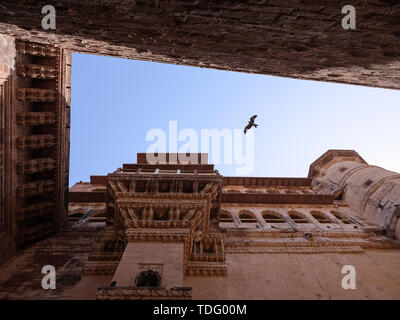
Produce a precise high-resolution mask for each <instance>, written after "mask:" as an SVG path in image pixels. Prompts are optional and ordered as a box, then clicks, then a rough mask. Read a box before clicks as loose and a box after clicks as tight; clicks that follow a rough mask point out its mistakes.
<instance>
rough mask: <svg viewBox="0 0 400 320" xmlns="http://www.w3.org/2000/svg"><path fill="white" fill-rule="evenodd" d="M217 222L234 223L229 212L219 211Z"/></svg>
mask: <svg viewBox="0 0 400 320" xmlns="http://www.w3.org/2000/svg"><path fill="white" fill-rule="evenodd" d="M219 222H234V221H233V217H232V215H231V213H230V212H229V211H225V210H221V213H220V215H219Z"/></svg>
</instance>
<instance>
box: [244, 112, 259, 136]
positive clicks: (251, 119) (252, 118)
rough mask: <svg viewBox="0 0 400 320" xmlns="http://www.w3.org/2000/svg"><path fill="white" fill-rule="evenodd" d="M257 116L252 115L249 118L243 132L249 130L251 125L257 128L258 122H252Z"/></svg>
mask: <svg viewBox="0 0 400 320" xmlns="http://www.w3.org/2000/svg"><path fill="white" fill-rule="evenodd" d="M256 118H257V115H254V116H252V117H251V118H250V121H249V124H248V125H247V126H246V128H244V134H246V132H247V130H250V129H251V128H252V127H255V128H257V127H258V124H255V123H254V120H255V119H256Z"/></svg>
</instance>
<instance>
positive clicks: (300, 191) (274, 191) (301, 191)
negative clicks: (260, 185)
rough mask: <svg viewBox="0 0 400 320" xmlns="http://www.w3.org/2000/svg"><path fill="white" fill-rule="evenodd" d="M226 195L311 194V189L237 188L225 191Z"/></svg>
mask: <svg viewBox="0 0 400 320" xmlns="http://www.w3.org/2000/svg"><path fill="white" fill-rule="evenodd" d="M222 192H224V193H263V194H265V193H267V194H268V193H269V194H296V193H297V194H311V193H313V192H312V191H311V190H310V189H298V188H295V189H291V188H266V189H255V188H254V189H250V188H237V189H223V190H222Z"/></svg>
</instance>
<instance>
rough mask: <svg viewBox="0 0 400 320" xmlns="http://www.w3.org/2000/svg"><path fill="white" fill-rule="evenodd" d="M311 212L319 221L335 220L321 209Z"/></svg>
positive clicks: (330, 221)
mask: <svg viewBox="0 0 400 320" xmlns="http://www.w3.org/2000/svg"><path fill="white" fill-rule="evenodd" d="M310 214H311V215H312V216H313V218H314V219H315V220H317V221H318V222H319V223H332V222H333V221H332V220H331V219H329V218H328V217H327V216H326V215H325V214H323V213H322V212H321V211H310Z"/></svg>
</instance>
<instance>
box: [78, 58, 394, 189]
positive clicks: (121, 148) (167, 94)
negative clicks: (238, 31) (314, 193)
mask: <svg viewBox="0 0 400 320" xmlns="http://www.w3.org/2000/svg"><path fill="white" fill-rule="evenodd" d="M253 114H257V115H258V118H257V121H256V123H258V124H259V127H258V128H257V129H255V132H254V133H255V167H254V170H253V172H252V174H251V176H269V177H278V176H280V177H304V176H306V175H307V173H308V168H309V165H310V164H311V163H312V162H313V161H314V160H315V159H317V158H318V157H319V156H320V155H321V154H323V153H324V152H325V151H327V150H328V149H354V150H356V151H357V152H358V153H359V154H360V155H361V156H362V157H363V158H364V159H365V160H366V161H367V162H368V163H370V164H374V165H378V166H382V167H384V168H386V169H389V170H393V171H397V172H400V131H399V119H400V91H395V90H386V89H378V88H368V87H361V86H353V85H343V84H334V83H324V82H316V81H306V80H295V79H289V78H280V77H272V76H265V75H254V74H245V73H238V72H228V71H219V70H212V69H205V68H195V67H187V66H176V65H168V64H161V63H152V62H145V61H135V60H126V59H120V58H112V57H103V56H94V55H86V54H77V53H74V54H73V57H72V103H71V154H70V157H71V158H70V185H71V186H72V185H73V184H75V183H76V182H78V181H88V180H89V177H90V175H95V174H107V173H109V172H113V171H114V170H115V169H116V168H118V167H120V166H121V165H122V163H135V162H136V153H137V152H146V150H147V148H148V147H149V146H150V145H151V144H152V142H149V141H146V134H147V133H148V131H149V130H151V129H154V128H160V129H163V130H165V132H166V133H168V125H169V121H170V120H176V121H177V124H178V131H179V130H182V129H186V128H191V129H193V130H195V131H196V132H198V133H199V136H200V130H201V129H212V128H216V129H220V130H222V129H225V128H228V129H242V128H243V127H244V126H245V125H246V124H247V121H248V119H249V117H250V116H252V115H253ZM181 144H182V143H181ZM178 146H179V145H178ZM211 157H212V155H211ZM211 160H212V159H211ZM216 168H217V169H219V170H220V172H221V173H222V174H223V175H226V176H228V175H234V174H235V165H217V166H216Z"/></svg>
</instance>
